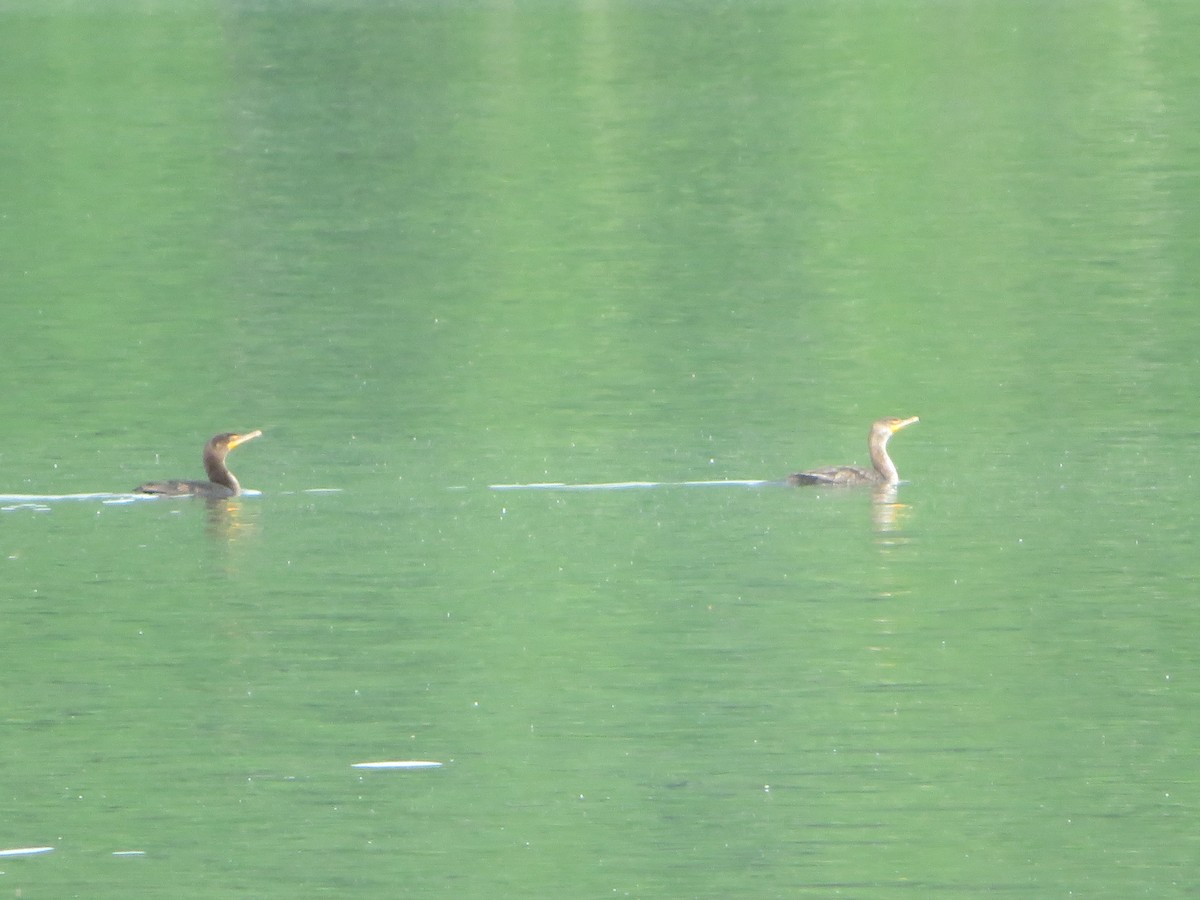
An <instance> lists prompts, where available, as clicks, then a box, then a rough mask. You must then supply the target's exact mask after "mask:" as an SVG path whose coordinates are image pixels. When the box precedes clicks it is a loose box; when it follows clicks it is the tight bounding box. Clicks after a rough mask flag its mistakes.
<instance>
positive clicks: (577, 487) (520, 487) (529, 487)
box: [488, 479, 785, 491]
mask: <svg viewBox="0 0 1200 900" xmlns="http://www.w3.org/2000/svg"><path fill="white" fill-rule="evenodd" d="M782 484H785V482H783V481H762V480H760V479H736V480H732V479H727V480H721V481H606V482H601V483H598V484H567V483H566V482H561V481H543V482H534V483H532V484H489V485H488V489H489V490H492V491H631V490H641V489H644V488H662V487H764V486H767V485H782Z"/></svg>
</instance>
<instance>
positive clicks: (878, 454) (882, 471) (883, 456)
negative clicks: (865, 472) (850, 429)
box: [869, 431, 900, 484]
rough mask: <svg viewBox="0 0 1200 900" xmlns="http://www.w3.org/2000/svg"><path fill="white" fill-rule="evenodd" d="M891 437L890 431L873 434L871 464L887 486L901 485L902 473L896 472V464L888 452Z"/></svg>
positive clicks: (870, 443)
mask: <svg viewBox="0 0 1200 900" xmlns="http://www.w3.org/2000/svg"><path fill="white" fill-rule="evenodd" d="M891 436H892V433H891V432H890V431H872V432H871V439H870V441H869V445H870V448H871V464H872V465H873V466H875V471H876V472H878V473H879V475H880V477H882V478H883V481H884V483H885V484H899V482H900V473H899V472H897V471H896V464H895V463H894V462H892V458H891V457H890V456H888V452H887V442H888V439H889V438H891Z"/></svg>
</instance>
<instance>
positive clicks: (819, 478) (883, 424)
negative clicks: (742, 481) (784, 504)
mask: <svg viewBox="0 0 1200 900" xmlns="http://www.w3.org/2000/svg"><path fill="white" fill-rule="evenodd" d="M919 421H921V420H920V419H919V418H917V417H916V416H913V417H912V418H911V419H897V418H889V419H880V420H879V421H878V422H876V423H875V424H874V425H872V426H871V433H870V435H869V436H868V437H867V446H868V447H870V448H871V464H872V465H873V466H875V471H874V472H872V471H871V470H870V469H860V468H859V467H858V466H828V467H826V468H824V469H810V470H809V471H807V472H797V473H796V474H795V475H789V476H788V484H796V485H806V484H831V485H832V484H847V485H850V484H897V483H898V482H899V481H900V476H899V475H898V474H897V473H896V464H895V463H894V462H892V458H891V457H890V456H888V453H887V442H888V439H889V438H890V437H891V436H892V435H893V434H895V433H896V432H897V431H899V430H900V429H901V428H907V427H908V426H909V425H912V424H913V423H914V422H919Z"/></svg>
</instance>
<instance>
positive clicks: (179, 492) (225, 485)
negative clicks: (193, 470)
mask: <svg viewBox="0 0 1200 900" xmlns="http://www.w3.org/2000/svg"><path fill="white" fill-rule="evenodd" d="M261 434H262V432H261V431H249V432H247V433H246V434H230V433H228V432H226V433H225V434H218V435H217V436H216V437H214V438H213V439H212V440H211V441H209V442H208V443H207V444H205V445H204V471H205V472H207V473H208V481H151V482H147V483H146V484H143V485H141V486H139V487H136V488H134V489H133V491H134V493H135V494H161V495H162V496H165V497H189V496H191V497H207V498H209V499H211V500H220V499H222V498H225V497H236V496H237V495H238V494H240V493H241V492H242V486H241V485H240V484H238V480H237V479H236V478H234V477H233V473H232V472H230V471H229V467H228V466H227V465H225V456H226V455H227V454H228V453H229V451H230V450H232V449H233V448H234V447H237V446H240V445H241V444H244V443H246V441H249V440H253V439H254V438H256V437H258V436H259V435H261Z"/></svg>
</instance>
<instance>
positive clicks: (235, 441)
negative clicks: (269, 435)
mask: <svg viewBox="0 0 1200 900" xmlns="http://www.w3.org/2000/svg"><path fill="white" fill-rule="evenodd" d="M261 436H262V432H261V431H259V430H257V429H256V430H254V431H248V432H246V433H245V434H235V435H234V436H233V437H232V438H230V439H229V449H230V450H232V449H233V448H234V447H237V446H240V445H241V444H244V443H246V441H252V440H254V439H255V438H256V437H261Z"/></svg>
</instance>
